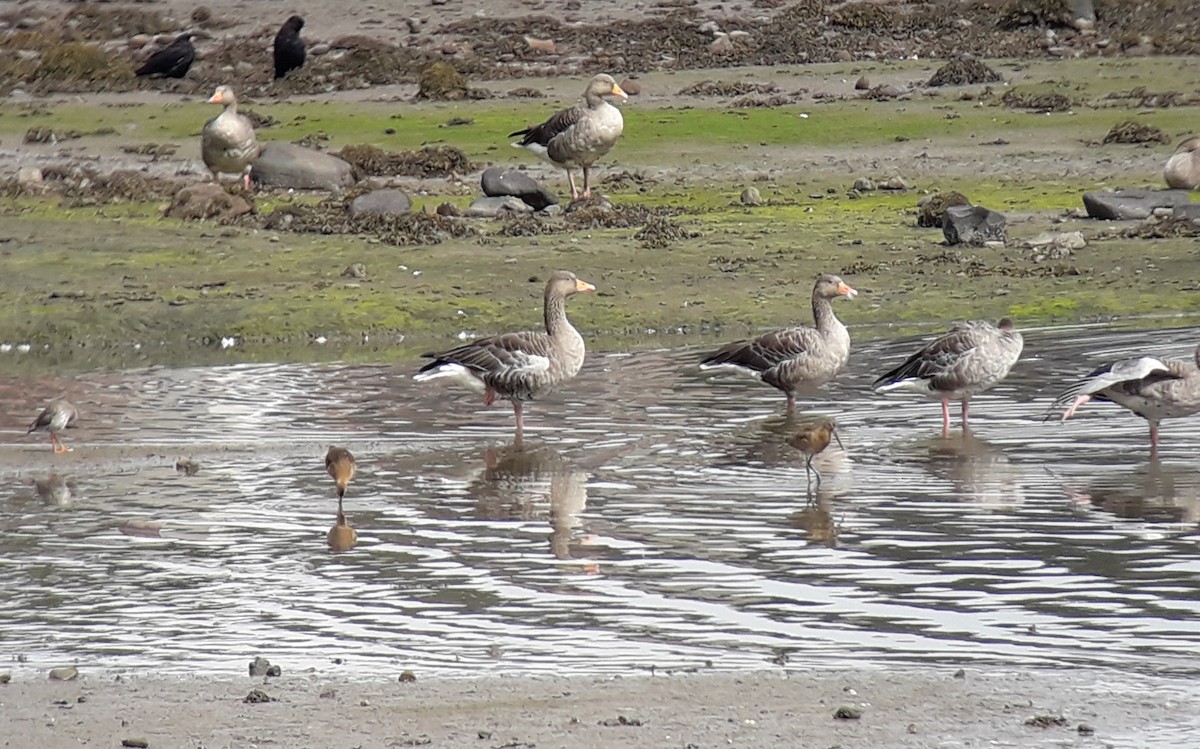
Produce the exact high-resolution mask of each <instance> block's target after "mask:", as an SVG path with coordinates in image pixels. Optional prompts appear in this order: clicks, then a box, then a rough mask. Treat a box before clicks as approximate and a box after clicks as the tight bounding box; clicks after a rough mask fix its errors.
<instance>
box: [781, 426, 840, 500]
mask: <svg viewBox="0 0 1200 749" xmlns="http://www.w3.org/2000/svg"><path fill="white" fill-rule="evenodd" d="M830 440H836V441H837V443H838V447H842V438H841V437H838V435H837V422H835V421H834V420H833V419H822V420H821V421H819V422H817V423H815V424H812V425H810V426H808V427H805V428H803V429H801V430H799V431H797V432H795V433H794V434H792V435H790V436H789V437H788V438H787V443H788V444H789V445H791V446H792V447H794V448H796V449H797V450H799V451H800V452H802V453H804V472H805V473H806V474H807V475H808V485H809V488H810V489H811V488H812V477H813V475H814V474H815V475H816V477H817V488H818V489H820V488H821V473H820V472H819V471H818V470H817V469H816V468H813V464H812V462H813V458H815V457H816V456H817V455H819V454H821V453H822V452H824V451H825V448H827V447H829V442H830ZM843 449H844V448H843Z"/></svg>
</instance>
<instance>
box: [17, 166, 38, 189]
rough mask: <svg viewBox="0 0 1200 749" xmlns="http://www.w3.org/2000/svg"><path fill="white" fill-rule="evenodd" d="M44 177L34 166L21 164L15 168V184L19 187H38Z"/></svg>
mask: <svg viewBox="0 0 1200 749" xmlns="http://www.w3.org/2000/svg"><path fill="white" fill-rule="evenodd" d="M44 181H45V179H44V178H43V177H42V170H41V169H38V168H37V167H36V166H23V167H21V168H20V169H18V170H17V184H18V185H20V186H21V187H40V186H41V185H42V183H43V182H44Z"/></svg>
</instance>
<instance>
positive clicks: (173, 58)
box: [134, 34, 196, 78]
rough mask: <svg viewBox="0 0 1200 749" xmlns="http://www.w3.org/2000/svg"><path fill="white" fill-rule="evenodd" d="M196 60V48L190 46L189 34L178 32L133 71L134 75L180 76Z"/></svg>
mask: <svg viewBox="0 0 1200 749" xmlns="http://www.w3.org/2000/svg"><path fill="white" fill-rule="evenodd" d="M195 60H196V48H195V47H193V46H192V35H191V34H180V35H179V36H177V37H175V41H173V42H171V43H170V44H168V45H167V46H165V47H163V48H162V49H160V50H158V51H157V52H155V53H154V54H152V55H150V56H149V57H147V58H146V62H144V63H142V66H141V67H140V68H138V69H137V70H136V71H134V73H135V75H137V76H139V77H141V76H145V75H148V76H156V77H162V78H182V77H184V76H185V75H187V72H188V69H189V68H191V67H192V63H193V62H195Z"/></svg>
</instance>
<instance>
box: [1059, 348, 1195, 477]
mask: <svg viewBox="0 0 1200 749" xmlns="http://www.w3.org/2000/svg"><path fill="white" fill-rule="evenodd" d="M1093 399H1094V400H1100V401H1109V402H1112V403H1116V404H1117V405H1118V406H1121V407H1123V408H1127V409H1129V410H1130V411H1133V412H1134V413H1135V414H1137V415H1138V416H1141V417H1142V418H1143V419H1145V420H1146V421H1148V422H1150V454H1151V455H1155V454H1157V452H1158V425H1159V422H1161V421H1162V420H1163V419H1177V418H1181V417H1183V416H1191V415H1192V414H1194V413H1200V346H1198V347H1197V348H1196V351H1195V353H1194V354H1193V357H1192V360H1191V361H1185V360H1181V359H1168V360H1166V361H1163V360H1162V359H1156V358H1154V357H1153V356H1143V357H1139V358H1136V359H1133V358H1131V359H1122V360H1121V361H1117V362H1113V363H1111V364H1105V365H1104V366H1102V367H1100V368H1098V369H1096V370H1095V371H1093V372H1091V373H1090V374H1088V375H1087V376H1086V377H1084V378H1083V379H1081V380H1079V381H1078V382H1076V383H1074V384H1072V385H1071V386H1070V387H1068V388H1067V389H1066V390H1064V391H1063V393H1062V395H1060V396H1058V398H1056V399H1055V400H1054V403H1053V404H1052V405H1051V406H1050V409H1051V410H1057V409H1060V408H1061V409H1064V410H1063V414H1062V419H1061V420H1062V421H1066V420H1067V419H1069V418H1071V417H1072V416H1074V415H1075V411H1076V410H1077V409H1078V408H1079V407H1080V406H1082V405H1083V404H1084V403H1087V402H1088V401H1089V400H1093Z"/></svg>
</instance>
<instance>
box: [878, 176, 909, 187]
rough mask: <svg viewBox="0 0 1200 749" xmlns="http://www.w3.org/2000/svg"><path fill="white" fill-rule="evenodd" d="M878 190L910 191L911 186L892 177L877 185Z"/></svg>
mask: <svg viewBox="0 0 1200 749" xmlns="http://www.w3.org/2000/svg"><path fill="white" fill-rule="evenodd" d="M879 189H880V190H911V189H912V185H910V184H908V183H907V182H905V181H904V179H902V178H901V177H892V178H891V179H885V180H884V181H882V182H880V183H879Z"/></svg>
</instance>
